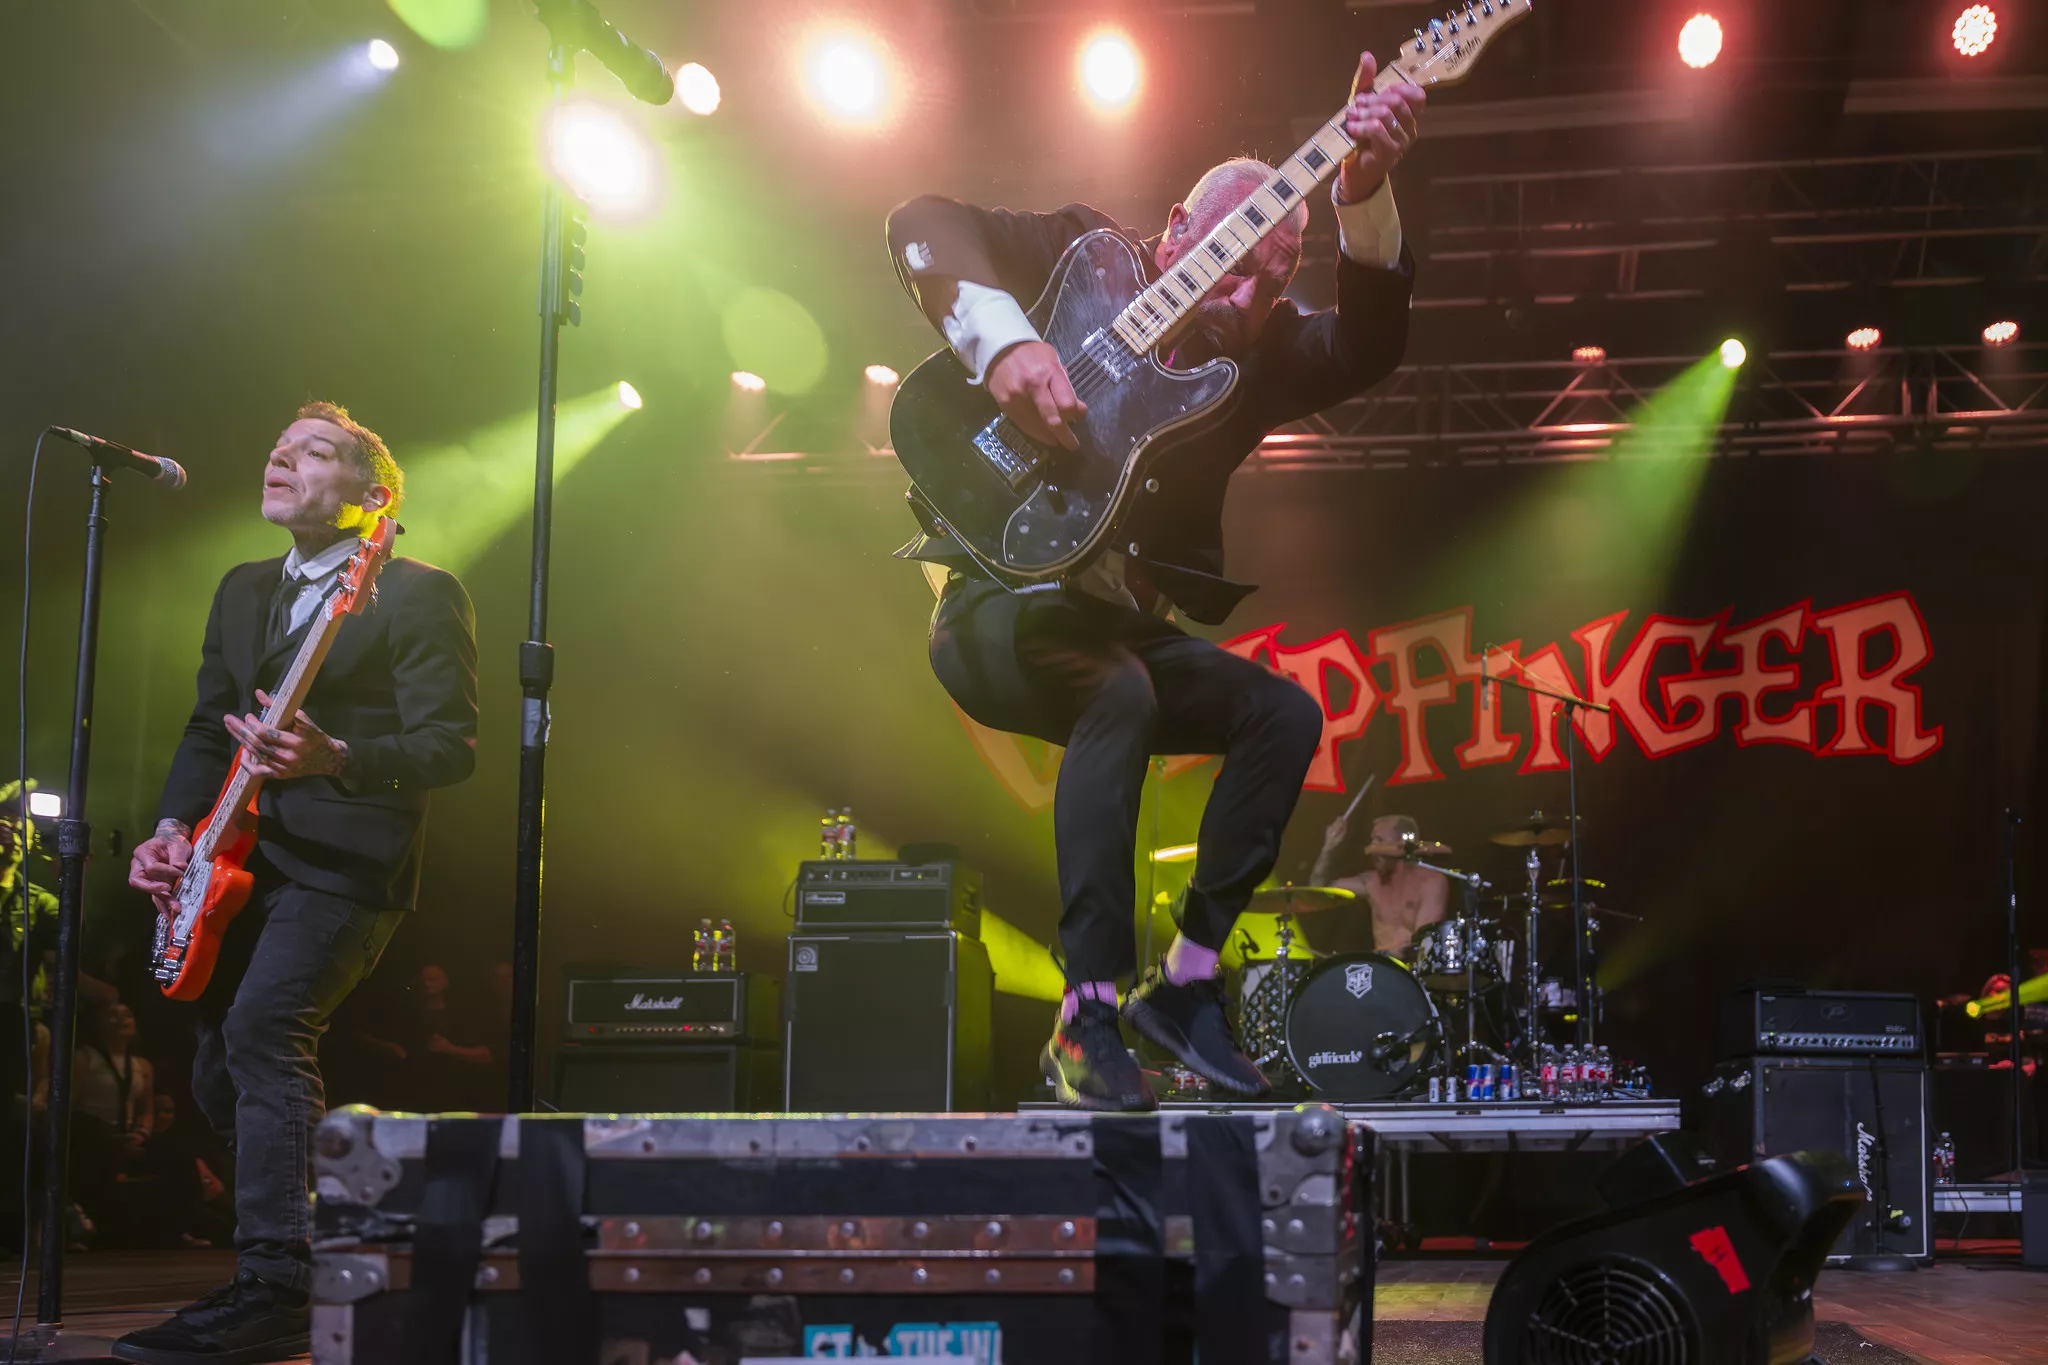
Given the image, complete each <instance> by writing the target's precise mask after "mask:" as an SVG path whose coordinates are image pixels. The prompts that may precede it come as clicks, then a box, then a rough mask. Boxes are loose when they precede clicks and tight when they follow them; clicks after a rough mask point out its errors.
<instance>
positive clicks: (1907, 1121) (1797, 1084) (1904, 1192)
mask: <svg viewBox="0 0 2048 1365" xmlns="http://www.w3.org/2000/svg"><path fill="white" fill-rule="evenodd" d="M1707 1097H1708V1104H1709V1108H1708V1114H1709V1130H1710V1132H1711V1134H1712V1137H1713V1143H1714V1146H1715V1148H1716V1151H1717V1154H1718V1155H1719V1156H1720V1157H1721V1159H1722V1160H1723V1161H1725V1162H1727V1163H1729V1164H1731V1165H1734V1164H1746V1163H1749V1162H1755V1161H1759V1160H1762V1159H1763V1158H1765V1157H1773V1156H1778V1155H1781V1154H1783V1153H1787V1152H1802V1151H1831V1152H1840V1153H1842V1154H1843V1155H1844V1156H1845V1157H1847V1158H1848V1160H1849V1163H1850V1165H1851V1166H1852V1167H1853V1168H1854V1170H1855V1172H1856V1179H1857V1182H1858V1184H1859V1185H1860V1186H1861V1187H1862V1189H1863V1192H1864V1197H1865V1201H1866V1202H1865V1203H1864V1205H1863V1207H1862V1209H1860V1210H1859V1211H1858V1212H1857V1214H1856V1215H1855V1217H1854V1218H1852V1219H1850V1220H1849V1223H1848V1226H1847V1227H1846V1228H1845V1229H1844V1230H1843V1232H1842V1235H1841V1237H1840V1239H1839V1240H1838V1241H1836V1243H1835V1245H1834V1248H1833V1249H1832V1250H1831V1251H1830V1252H1829V1253H1828V1262H1829V1263H1830V1264H1841V1263H1843V1262H1845V1261H1851V1260H1861V1259H1865V1258H1871V1257H1880V1256H1885V1257H1910V1258H1912V1259H1914V1260H1922V1261H1924V1260H1927V1259H1930V1258H1931V1257H1932V1256H1933V1254H1934V1241H1933V1238H1934V1208H1933V1202H1932V1197H1931V1196H1932V1191H1930V1190H1929V1188H1928V1180H1927V1171H1928V1164H1927V1163H1928V1145H1927V1068H1926V1066H1925V1065H1924V1064H1923V1063H1921V1062H1920V1061H1918V1060H1908V1059H1906V1058H1902V1057H1750V1058H1745V1059H1741V1060H1738V1061H1731V1062H1727V1063H1724V1064H1723V1065H1722V1067H1721V1068H1720V1072H1719V1074H1718V1075H1717V1076H1716V1077H1715V1078H1714V1080H1713V1081H1711V1082H1709V1083H1708V1085H1707Z"/></svg>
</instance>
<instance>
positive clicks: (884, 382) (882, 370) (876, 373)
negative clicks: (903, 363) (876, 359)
mask: <svg viewBox="0 0 2048 1365" xmlns="http://www.w3.org/2000/svg"><path fill="white" fill-rule="evenodd" d="M865 373H866V374H867V377H868V383H870V384H873V385H874V386H875V387H877V388H883V389H886V388H891V387H893V386H894V385H895V384H896V383H897V382H898V381H899V380H901V379H902V378H903V376H902V375H900V374H897V373H896V371H894V370H892V369H890V368H889V367H888V366H887V365H870V366H868V367H867V370H866V371H865Z"/></svg>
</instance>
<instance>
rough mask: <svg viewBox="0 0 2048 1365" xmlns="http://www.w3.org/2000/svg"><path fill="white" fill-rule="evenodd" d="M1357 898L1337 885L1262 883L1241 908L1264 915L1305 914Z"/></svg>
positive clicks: (1348, 902)
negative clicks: (1263, 885)
mask: <svg viewBox="0 0 2048 1365" xmlns="http://www.w3.org/2000/svg"><path fill="white" fill-rule="evenodd" d="M1357 899H1358V893H1357V892H1356V891H1346V890H1345V889H1344V888H1343V887H1341V886H1265V887H1261V888H1259V889H1258V890H1257V891H1254V892H1252V899H1251V904H1249V905H1247V906H1246V907H1245V909H1246V911H1248V912H1256V913H1259V914H1265V915H1308V914H1313V913H1315V912H1316V911H1318V910H1337V909H1341V908H1342V907H1344V906H1347V905H1349V904H1351V902H1353V901H1355V900H1357Z"/></svg>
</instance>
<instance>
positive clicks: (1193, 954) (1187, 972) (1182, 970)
mask: <svg viewBox="0 0 2048 1365" xmlns="http://www.w3.org/2000/svg"><path fill="white" fill-rule="evenodd" d="M1214 975H1216V950H1215V949H1214V948H1204V947H1203V946H1202V945H1201V944H1199V943H1193V942H1190V941H1189V940H1188V936H1187V935H1186V934H1175V935H1174V938H1173V945H1172V946H1171V947H1169V948H1168V949H1167V950H1166V979H1167V980H1168V981H1171V982H1172V983H1173V984H1174V985H1176V986H1185V985H1187V984H1188V982H1190V981H1195V980H1199V979H1201V978H1203V977H1210V976H1214Z"/></svg>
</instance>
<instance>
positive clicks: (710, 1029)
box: [563, 971, 782, 1042]
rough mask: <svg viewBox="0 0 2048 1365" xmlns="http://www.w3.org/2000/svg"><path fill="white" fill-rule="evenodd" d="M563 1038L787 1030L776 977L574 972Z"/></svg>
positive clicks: (726, 1035) (675, 1037)
mask: <svg viewBox="0 0 2048 1365" xmlns="http://www.w3.org/2000/svg"><path fill="white" fill-rule="evenodd" d="M568 998H569V1013H568V1018H567V1019H566V1020H565V1021H564V1022H563V1037H565V1038H567V1039H569V1040H570V1041H573V1042H586V1041H589V1040H591V1039H598V1038H606V1039H620V1040H624V1039H628V1038H638V1039H645V1040H648V1041H650V1042H652V1041H657V1040H660V1041H668V1042H691V1041H697V1040H710V1039H740V1038H751V1039H757V1040H763V1041H768V1042H773V1041H774V1040H776V1039H777V1038H779V1037H780V1036H781V1033H782V1020H781V1011H780V1010H779V1009H778V1008H777V1005H778V1000H777V994H776V989H775V982H774V980H773V979H772V978H770V977H764V976H749V975H748V974H747V973H746V972H652V971H639V972H603V973H598V972H588V973H581V972H572V973H571V974H570V976H569V981H568Z"/></svg>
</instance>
